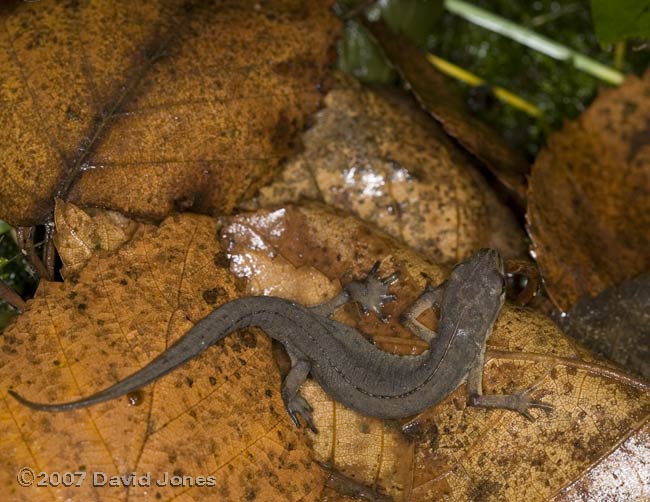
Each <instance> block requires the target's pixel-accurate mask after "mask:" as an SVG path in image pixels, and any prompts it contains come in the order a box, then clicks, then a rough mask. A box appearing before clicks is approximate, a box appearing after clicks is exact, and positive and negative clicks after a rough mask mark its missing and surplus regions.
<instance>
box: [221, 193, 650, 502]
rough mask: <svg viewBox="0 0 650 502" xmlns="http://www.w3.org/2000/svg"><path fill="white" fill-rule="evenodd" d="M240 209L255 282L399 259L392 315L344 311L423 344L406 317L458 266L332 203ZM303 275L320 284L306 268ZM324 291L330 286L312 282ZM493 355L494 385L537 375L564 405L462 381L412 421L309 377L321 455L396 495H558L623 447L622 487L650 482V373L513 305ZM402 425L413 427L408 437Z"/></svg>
mask: <svg viewBox="0 0 650 502" xmlns="http://www.w3.org/2000/svg"><path fill="white" fill-rule="evenodd" d="M229 221H230V223H229V224H227V225H225V226H224V229H223V230H222V232H223V233H224V235H225V236H226V238H227V239H228V242H229V250H230V253H231V256H232V259H233V262H232V263H233V271H234V272H235V273H236V274H237V275H239V276H241V277H246V278H250V280H251V284H252V285H253V286H252V290H251V291H250V292H251V293H259V292H263V291H269V290H273V288H274V287H275V284H276V283H277V281H278V279H279V278H280V277H283V278H284V281H283V282H284V284H283V287H284V288H288V287H289V286H288V285H287V283H291V282H292V281H291V280H290V279H289V278H288V276H287V275H286V272H287V266H288V263H290V264H291V266H293V267H295V268H296V269H297V270H298V271H300V273H301V274H306V273H311V272H313V270H314V269H318V270H321V271H322V272H323V273H324V274H326V276H327V278H326V279H325V280H324V282H323V283H324V284H331V280H332V278H333V277H337V276H338V277H340V278H341V282H342V283H345V282H347V281H349V280H351V279H352V278H355V277H359V276H361V275H363V273H364V271H367V270H368V269H369V268H370V266H371V265H372V263H373V261H374V260H376V259H380V260H381V269H380V270H381V271H382V272H385V273H389V272H391V271H393V270H399V271H400V273H401V274H400V280H399V282H398V283H397V285H395V286H394V287H393V288H394V289H393V290H394V292H395V293H397V297H398V299H397V301H396V302H395V303H394V304H390V305H388V307H387V309H386V311H387V313H388V314H390V316H391V321H390V322H389V323H388V324H382V323H381V322H379V321H378V320H377V319H376V318H374V317H373V316H372V315H370V316H364V315H363V314H362V313H361V312H360V311H359V310H358V309H356V308H354V307H351V308H349V309H346V310H345V311H344V312H342V313H341V314H340V315H339V316H338V318H339V319H340V320H345V321H346V322H348V323H351V324H353V325H355V326H357V328H358V329H360V330H361V331H362V332H363V333H365V334H366V336H367V337H368V338H369V339H373V340H374V342H375V343H377V344H379V345H380V346H381V347H382V348H385V349H387V348H389V347H392V349H393V350H395V348H396V347H400V350H399V352H400V353H417V352H420V351H422V350H423V347H422V342H420V341H417V340H414V338H413V336H412V335H410V334H409V333H407V332H406V331H405V330H404V329H403V328H401V327H400V326H399V325H398V324H397V322H396V320H397V318H398V316H399V313H400V312H402V311H403V310H404V309H405V308H406V306H407V305H409V304H410V302H412V301H413V300H414V299H415V298H416V297H417V295H418V294H419V293H420V292H421V291H422V288H423V286H424V283H425V280H426V279H425V278H428V280H430V281H431V282H432V283H433V284H437V283H439V282H440V281H441V280H442V277H444V276H445V271H444V270H443V269H441V268H440V267H438V266H434V265H432V264H430V263H427V262H425V261H424V260H422V259H421V258H420V257H419V255H417V254H415V253H412V252H411V251H409V250H407V249H404V248H402V247H401V246H399V245H397V244H396V243H394V242H392V241H390V240H388V239H386V237H384V236H382V235H381V234H378V233H375V232H372V231H371V229H370V228H369V227H367V226H365V225H363V224H361V223H360V222H358V221H356V220H355V219H354V218H352V217H349V216H347V217H346V216H340V215H333V214H331V213H329V211H326V210H325V208H324V207H322V206H318V205H317V206H307V207H302V208H291V207H287V208H283V209H277V210H274V211H258V212H256V213H251V214H244V215H240V216H237V217H234V218H232V219H230V220H229ZM266 278H268V279H269V280H268V282H267V280H266ZM299 281H301V283H302V284H303V285H306V284H307V283H306V281H305V280H304V276H303V275H301V276H300V278H299ZM297 282H298V281H297ZM308 289H312V287H310V288H308ZM323 298H326V296H325V295H324V296H323ZM311 301H313V302H314V303H315V302H316V298H315V297H314V296H311V297H310V302H311ZM409 345H410V347H411V349H407V347H408V346H409ZM488 355H489V357H490V358H491V360H490V361H489V362H488V364H487V365H486V369H485V371H484V379H485V386H486V392H487V393H503V392H512V391H516V390H521V389H525V388H530V389H532V390H531V392H532V395H533V396H534V397H536V398H539V399H543V400H544V401H547V402H550V403H552V404H554V405H555V407H556V409H555V410H554V411H553V412H552V413H551V414H549V415H544V414H540V415H539V416H538V419H537V421H535V422H529V421H527V420H526V419H524V418H523V417H521V416H518V415H517V414H515V413H512V412H508V411H494V410H489V411H486V410H480V409H473V408H468V407H467V406H466V404H465V402H466V392H465V389H464V388H463V387H461V388H459V389H458V390H457V391H455V392H454V393H452V394H451V395H450V396H448V397H447V398H446V399H445V400H444V401H442V402H441V403H440V404H438V405H436V406H434V407H433V408H432V409H430V410H427V411H425V412H423V413H422V414H421V415H420V416H418V417H415V418H414V419H412V420H406V421H402V423H401V424H398V423H395V422H390V421H379V420H377V419H372V418H367V417H363V416H360V415H358V414H356V413H354V412H352V411H350V410H348V409H346V408H345V407H344V406H342V405H341V404H339V403H336V402H333V401H332V400H331V399H329V398H328V397H327V396H326V395H325V394H324V393H323V391H322V389H321V388H320V387H319V386H318V385H317V384H316V383H315V382H308V383H307V384H306V385H305V386H304V387H303V392H304V395H305V396H307V397H308V399H309V400H310V402H311V403H312V405H313V406H314V408H315V420H316V421H317V423H318V426H319V429H320V433H319V434H318V435H313V441H314V445H313V449H314V454H315V455H316V458H318V459H319V461H322V462H327V463H330V464H333V465H334V466H335V467H336V468H337V469H338V470H340V471H341V472H343V473H344V474H346V475H348V476H354V479H355V480H356V481H358V482H362V483H364V484H366V485H370V486H374V485H375V483H376V484H377V485H379V486H381V487H383V488H384V489H385V491H386V492H387V493H388V494H390V495H391V496H393V497H394V499H395V500H396V501H423V500H483V499H489V498H494V499H505V500H546V499H548V498H551V497H553V496H555V495H559V494H561V493H563V490H564V487H565V486H568V485H570V484H571V483H577V482H579V480H582V479H583V478H585V477H588V476H589V475H588V472H590V470H593V469H595V468H597V467H598V466H599V463H600V462H601V461H602V462H604V463H608V462H610V460H611V459H612V458H618V459H619V465H618V467H619V470H618V471H617V472H625V474H624V475H621V476H620V477H619V481H618V483H619V485H620V486H621V487H622V488H621V489H622V490H624V491H625V490H627V491H630V490H635V489H637V492H636V493H643V490H644V489H645V490H647V489H648V488H650V486H649V485H648V480H645V481H644V480H643V474H642V473H643V469H644V467H643V463H642V462H639V458H641V459H647V457H644V453H643V452H644V451H647V448H646V446H647V434H646V433H644V432H643V430H644V427H646V425H645V424H647V423H648V421H649V420H650V392H648V387H647V385H645V384H643V383H642V382H639V381H635V380H634V379H631V378H629V377H626V376H625V375H624V374H621V373H619V372H617V371H616V370H613V369H612V368H610V367H608V366H602V365H599V364H596V363H594V362H593V361H592V359H591V356H589V354H588V353H587V352H586V351H583V350H582V349H580V350H578V349H577V348H576V345H575V342H573V341H572V340H570V339H569V338H567V337H565V336H564V335H563V334H562V333H561V332H560V331H559V330H558V328H557V327H556V326H555V324H553V323H552V322H551V321H550V320H549V319H548V318H546V317H544V316H542V315H540V314H537V313H534V312H532V311H530V310H527V309H522V308H516V307H512V306H509V305H506V306H505V307H504V309H503V311H502V313H501V315H500V317H499V319H498V321H497V323H496V325H495V328H494V334H493V336H492V337H491V339H490V343H489V351H488ZM400 425H401V430H402V431H404V433H405V434H406V435H407V438H410V439H409V440H408V441H407V442H405V437H404V436H403V435H402V434H401V433H400ZM626 440H629V441H633V442H635V443H636V444H638V445H639V447H638V448H637V452H635V453H634V454H632V455H628V454H627V452H626V451H625V450H623V449H622V444H621V443H620V442H619V441H626ZM644 445H646V446H644ZM644 448H645V449H644ZM359 452H364V453H363V455H360V454H359ZM587 486H588V488H589V490H590V491H589V492H588V493H592V491H593V493H599V492H598V490H599V489H605V487H606V483H597V482H596V483H591V484H589V485H587Z"/></svg>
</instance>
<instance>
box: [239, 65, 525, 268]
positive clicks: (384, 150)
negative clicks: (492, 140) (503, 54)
mask: <svg viewBox="0 0 650 502" xmlns="http://www.w3.org/2000/svg"><path fill="white" fill-rule="evenodd" d="M325 106H326V107H325V108H324V109H323V110H321V111H320V112H318V114H317V115H316V119H315V123H314V125H313V126H312V127H311V128H310V129H309V130H308V131H307V132H306V133H305V134H303V143H304V145H305V149H304V151H303V152H301V153H300V154H298V155H296V156H294V157H292V158H291V159H290V160H289V161H288V162H287V164H286V166H285V169H284V171H283V173H282V176H281V177H280V179H278V180H276V181H275V182H274V183H272V184H271V185H269V186H266V187H263V188H262V189H261V190H260V192H259V194H258V196H257V200H256V202H257V205H262V206H267V207H269V206H274V205H278V204H283V203H287V202H297V201H298V200H301V199H312V200H320V201H322V202H325V203H327V204H329V205H331V206H333V207H336V208H337V209H342V210H344V211H346V212H350V213H352V214H355V215H357V216H359V217H360V218H361V219H363V220H365V221H369V222H372V223H374V224H376V225H377V226H378V227H379V228H381V229H382V230H384V231H385V232H388V233H389V234H391V235H393V236H394V237H398V238H400V239H401V240H403V241H404V242H406V243H407V244H409V245H411V246H412V247H414V248H415V249H417V250H418V251H420V252H422V253H423V254H424V255H425V256H429V257H431V258H433V259H434V260H436V261H438V262H447V263H457V262H458V261H461V260H463V259H465V258H467V257H468V256H470V255H471V254H472V253H473V252H475V251H477V250H478V249H480V248H482V247H495V248H498V249H499V250H500V251H501V253H502V254H503V255H504V256H507V257H513V256H520V255H522V254H523V253H524V252H525V249H526V244H525V242H524V236H523V234H522V232H521V230H520V228H519V225H518V224H517V222H516V220H515V218H514V216H513V215H512V213H511V211H510V210H509V209H508V208H507V207H506V206H504V205H503V204H502V203H501V202H500V201H499V200H498V198H497V197H496V195H495V194H494V192H493V191H492V189H491V188H490V187H489V186H488V185H487V183H486V182H485V180H484V179H483V177H482V176H481V175H480V174H479V173H478V172H477V171H476V169H475V166H474V165H473V164H472V162H471V160H470V159H469V157H468V156H467V155H465V154H464V153H463V152H462V151H461V150H460V149H459V148H458V147H457V146H456V145H455V144H454V143H453V142H452V141H450V140H449V139H448V138H447V136H446V135H445V133H444V132H443V131H442V129H441V128H440V127H439V126H438V125H437V124H436V123H435V122H434V121H432V120H431V119H430V118H429V117H428V116H427V114H426V113H424V112H423V111H422V110H420V109H419V107H418V106H417V105H415V104H414V103H413V102H412V101H411V100H410V99H408V98H407V97H406V96H404V95H402V94H401V93H396V92H391V91H389V90H388V89H377V88H375V89H374V90H370V89H367V88H363V87H361V86H360V85H359V84H358V83H357V82H354V81H351V80H350V79H345V78H342V77H341V78H339V79H338V81H337V83H336V84H335V85H334V86H333V88H332V90H331V91H330V92H329V93H328V94H327V96H326V98H325ZM246 207H248V208H250V207H252V204H250V203H248V204H247V205H246Z"/></svg>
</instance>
